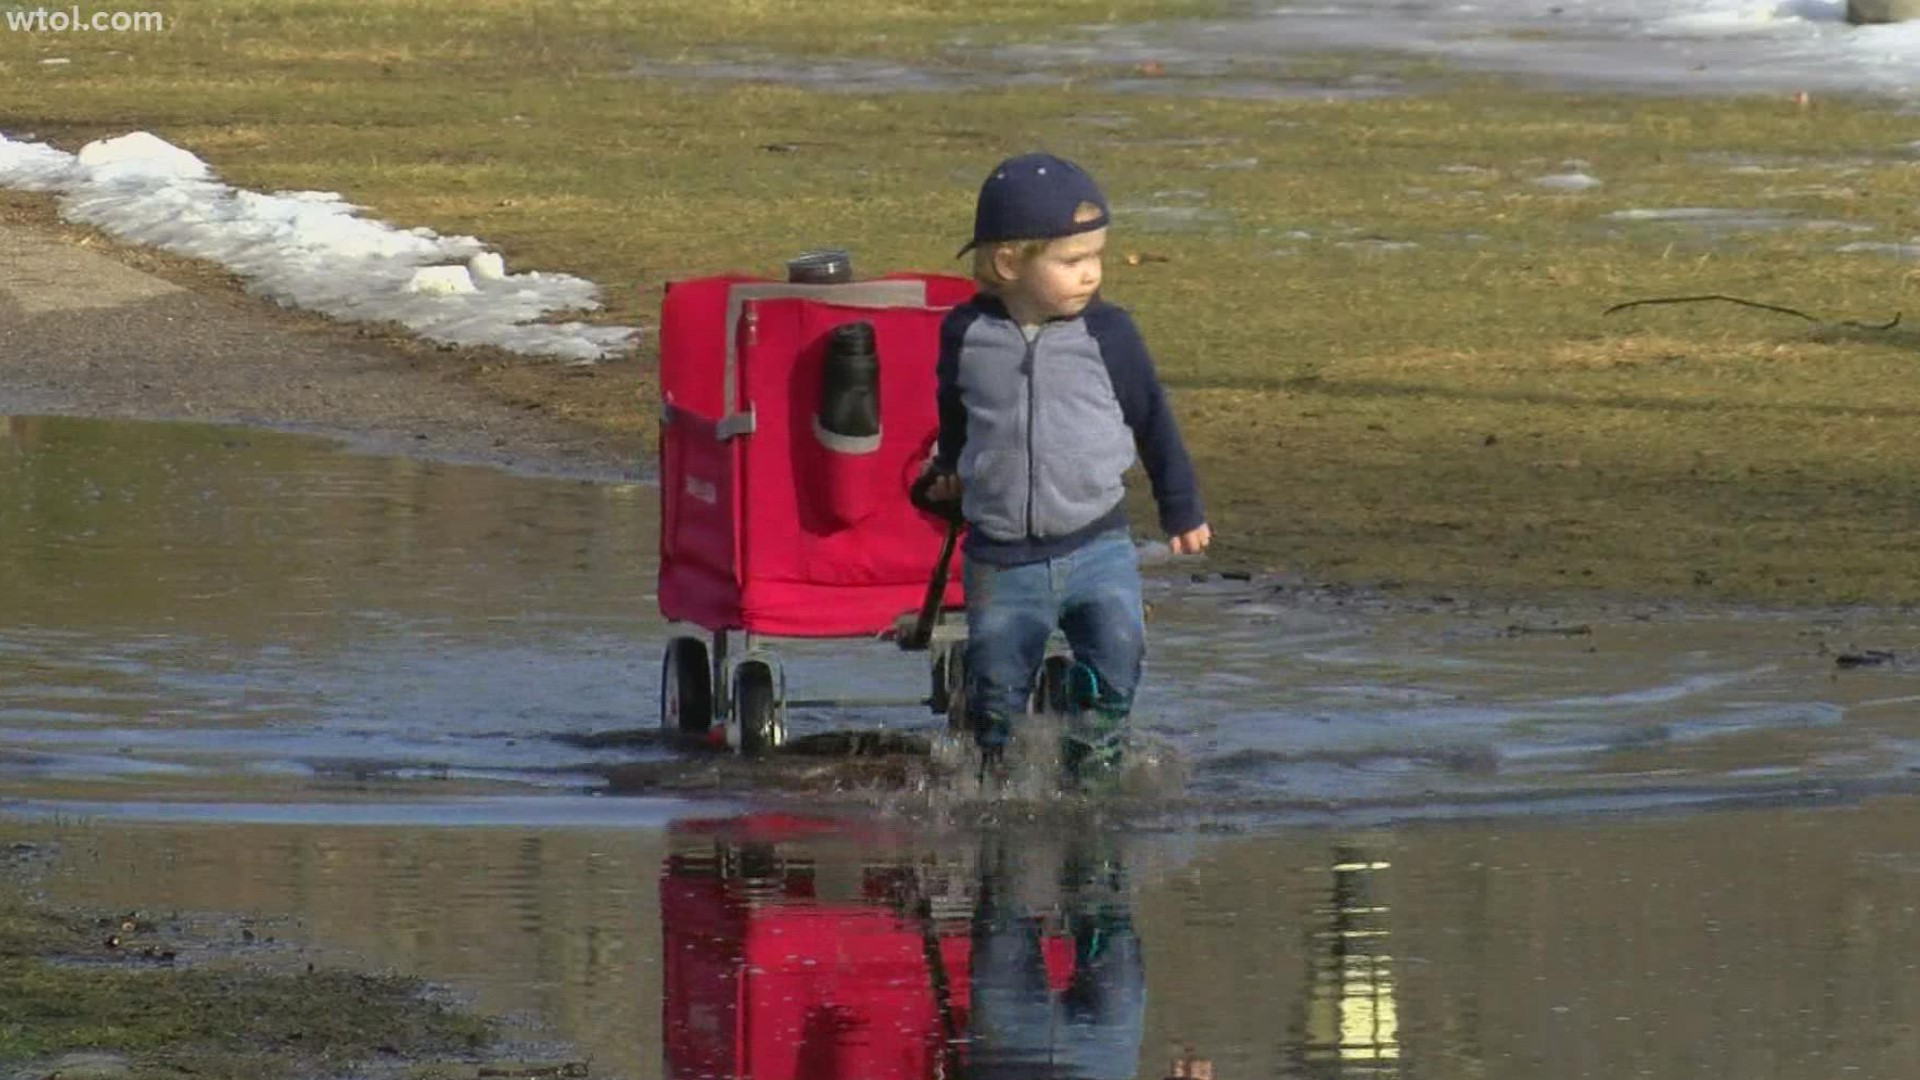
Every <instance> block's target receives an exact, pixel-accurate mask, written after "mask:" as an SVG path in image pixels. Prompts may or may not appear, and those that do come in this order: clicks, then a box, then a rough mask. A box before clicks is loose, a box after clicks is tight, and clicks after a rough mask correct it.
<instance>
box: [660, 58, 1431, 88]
mask: <svg viewBox="0 0 1920 1080" xmlns="http://www.w3.org/2000/svg"><path fill="white" fill-rule="evenodd" d="M1253 67H1254V68H1255V69H1256V71H1257V69H1258V68H1259V67H1260V65H1253ZM1248 69H1249V65H1247V64H1234V63H1224V62H1215V61H1206V60H1200V59H1198V58H1196V57H1194V56H1192V55H1189V56H1187V57H1184V58H1183V57H1172V58H1169V57H1168V56H1167V55H1166V53H1165V51H1164V50H1161V49H1157V48H1151V47H1140V48H1128V49H1122V50H1119V51H1117V52H1111V53H1101V54H1095V53H1091V52H1087V51H1084V50H1080V49H1076V48H1074V47H1072V46H1019V47H1010V48H1004V49H990V50H984V51H980V50H969V49H966V48H960V49H958V50H956V51H955V53H954V56H953V62H952V66H943V67H932V66H914V65H909V64H900V63H893V62H888V61H879V60H861V59H856V58H844V57H843V58H838V59H832V60H798V59H795V58H792V57H785V56H777V55H774V54H772V53H755V54H749V55H744V56H735V55H730V54H723V55H719V56H716V57H714V58H712V59H705V60H654V59H645V60H640V61H637V62H635V63H634V64H633V65H632V66H631V67H629V68H628V69H627V70H626V72H625V74H626V75H627V76H629V77H632V78H657V79H682V80H709V81H724V82H740V83H773V84H778V85H782V86H797V87H802V88H804V89H808V90H825V91H832V92H835V93H847V94H902V93H954V92H958V91H964V90H979V89H1006V88H1010V87H1022V86H1061V85H1066V84H1071V85H1073V86H1076V87H1087V88H1091V89H1095V90H1101V91H1106V92H1110V93H1121V94H1155V95H1162V96H1173V97H1209V98H1241V99H1248V100H1254V101H1296V100H1306V101H1361V100H1368V99H1374V98H1383V97H1394V96H1401V95H1404V94H1406V93H1408V92H1409V88H1408V87H1407V86H1406V85H1404V84H1402V83H1401V82H1399V81H1398V80H1396V79H1393V78H1391V77H1388V76H1383V75H1376V74H1359V75H1353V76H1343V77H1340V78H1334V79H1320V78H1297V77H1293V76H1289V75H1286V74H1285V73H1284V72H1276V73H1274V74H1272V75H1269V76H1264V77H1262V76H1258V75H1255V76H1253V77H1249V75H1248Z"/></svg>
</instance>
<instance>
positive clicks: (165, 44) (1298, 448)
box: [0, 0, 1920, 602]
mask: <svg viewBox="0 0 1920 1080" xmlns="http://www.w3.org/2000/svg"><path fill="white" fill-rule="evenodd" d="M156 6H158V7H159V8H160V9H161V10H163V11H166V12H168V13H169V14H172V15H174V16H175V23H174V29H172V30H170V31H168V32H166V33H164V34H160V35H151V36H148V37H145V38H138V39H136V38H132V37H121V38H114V39H112V40H106V39H104V38H100V37H92V38H88V39H85V40H82V39H81V38H79V37H77V36H69V37H67V38H61V39H48V38H46V37H40V38H33V39H26V38H20V37H18V36H15V37H14V38H13V39H12V40H5V41H0V127H4V128H5V129H6V130H9V131H13V132H15V133H18V132H22V131H32V132H36V133H38V134H40V135H41V136H43V137H52V138H56V139H58V140H59V141H60V142H62V143H63V144H65V145H69V146H72V145H76V144H77V143H78V142H79V141H81V140H84V139H86V138H89V137H94V136H98V135H103V134H118V133H121V132H124V131H126V130H130V129H134V128H144V129H147V130H151V131H154V132H156V133H158V134H160V135H162V136H164V137H166V138H168V139H169V140H172V141H174V142H177V143H180V144H182V145H184V146H187V147H188V148H190V149H192V150H194V151H195V152H197V153H199V154H201V155H202V156H203V157H206V158H207V159H208V160H209V161H211V162H212V163H213V164H214V165H215V166H216V168H218V169H219V170H220V172H221V174H222V176H223V177H224V178H226V179H228V180H230V181H232V182H234V183H237V184H241V185H244V186H248V187H254V188H263V189H276V188H325V189H331V190H337V191H341V192H343V193H345V194H346V195H347V197H348V198H350V199H351V200H353V201H355V202H357V203H360V204H362V205H365V206H368V207H370V208H371V210H372V212H373V213H375V214H377V215H378V216H380V217H383V218H385V219H387V220H390V221H393V222H396V223H400V224H404V225H428V226H431V227H433V228H435V229H438V230H440V231H443V232H451V233H472V234H475V235H479V236H482V237H484V238H486V239H487V240H488V241H489V242H491V243H493V244H495V245H497V246H498V247H500V248H501V249H502V250H503V251H504V253H505V254H506V255H507V258H508V262H509V265H510V266H514V267H516V268H553V269H565V270H568V271H572V272H576V273H580V274H584V275H586V276H588V277H591V278H593V279H594V280H596V281H599V282H601V283H602V284H603V285H605V286H606V287H607V289H608V296H609V301H610V308H609V311H608V312H607V314H606V316H605V317H606V318H609V319H615V320H621V321H629V320H638V321H642V322H646V321H650V320H651V318H652V317H653V314H654V311H655V305H656V304H657V298H658V291H659V287H660V285H661V284H662V283H663V282H665V281H667V280H670V279H673V278H680V277H687V276H693V275H697V274H703V273H709V272H715V271H720V270H726V269H745V270H750V271H755V272H760V273H773V272H775V271H776V270H777V268H778V266H779V264H780V260H781V259H782V258H783V257H784V256H786V255H787V254H790V253H792V252H794V251H797V250H800V249H802V248H806V247H810V246H816V245H821V244H841V245H846V246H848V247H850V248H851V249H852V250H853V251H854V252H855V258H856V265H857V266H858V267H859V268H862V269H864V270H867V271H875V272H877V271H880V270H883V269H896V268H905V267H916V268H924V269H943V268H944V269H954V270H957V269H958V267H957V266H956V264H954V263H953V262H952V261H951V260H950V256H951V253H952V251H953V249H954V247H955V246H957V241H958V240H959V239H960V238H961V237H962V236H963V235H964V233H965V231H966V228H967V226H968V222H969V220H970V213H971V200H972V192H973V189H974V186H975V185H976V184H977V182H978V179H979V176H980V175H981V174H982V173H983V172H984V170H985V169H986V168H987V166H989V165H990V164H992V162H993V161H995V160H997V159H998V158H999V157H1001V156H1003V155H1005V154H1007V153H1010V152H1016V151H1019V150H1023V149H1027V148H1031V147H1035V146H1043V147H1048V148H1051V149H1054V150H1056V151H1058V152H1061V153H1065V154H1068V155H1071V156H1074V157H1077V158H1079V159H1081V160H1083V161H1084V162H1085V163H1086V164H1087V165H1089V166H1090V167H1091V168H1092V169H1093V170H1094V171H1095V173H1096V174H1097V175H1098V176H1099V177H1100V178H1101V180H1102V181H1103V183H1104V185H1105V186H1106V188H1107V191H1108V194H1109V196H1110V198H1111V199H1112V201H1113V202H1114V203H1115V206H1116V221H1117V224H1116V228H1115V232H1114V237H1113V249H1114V251H1115V253H1116V255H1117V256H1119V257H1118V258H1116V259H1115V260H1114V263H1113V265H1111V266H1110V268H1109V284H1108V287H1107V291H1108V294H1109V296H1110V297H1112V298H1113V299H1115V300H1117V301H1119V302H1121V303H1123V304H1125V305H1127V306H1129V307H1131V308H1132V309H1133V310H1134V312H1135V314H1136V315H1137V316H1138V318H1139V320H1140V322H1141V324H1142V326H1143V329H1144V330H1145V333H1146V335H1147V338H1148V341H1149V343H1150V344H1151V345H1152V346H1153V347H1154V350H1155V354H1156V357H1157V359H1158V362H1159V364H1160V366H1161V369H1162V371H1163V374H1164V375H1165V377H1166V379H1167V381H1168V383H1169V384H1170V386H1172V387H1173V389H1174V391H1175V395H1176V404H1177V407H1178V409H1179V411H1180V414H1181V416H1182V419H1183V422H1184V424H1185V427H1186V430H1187V433H1188V436H1189V440H1190V441H1191V442H1192V443H1193V445H1194V448H1195V453H1196V456H1197V458H1198V459H1199V461H1200V462H1201V464H1202V466H1203V470H1204V471H1203V476H1202V479H1203V483H1204V484H1205V486H1206V490H1207V494H1208V497H1209V500H1210V503H1211V505H1212V507H1213V510H1214V518H1215V524H1216V526H1217V527H1218V528H1219V530H1220V534H1221V540H1220V545H1221V546H1220V553H1219V556H1218V557H1217V560H1216V561H1218V562H1221V563H1235V564H1246V565H1254V566H1261V567H1273V568H1285V569H1294V570H1298V571H1301V572H1303V573H1305V574H1307V575H1309V576H1312V577H1315V578H1318V579H1323V580H1342V581H1351V582H1360V583H1367V582H1380V581H1385V580H1392V581H1399V582H1404V583H1406V584H1408V585H1412V586H1419V587H1423V588H1435V589H1455V588H1477V589H1486V590H1519V591H1529V592H1538V591H1541V590H1543V589H1558V588H1563V587H1564V588H1574V589H1584V590H1594V591H1602V592H1609V593H1625V594H1642V595H1647V594H1652V595H1676V594H1677V595H1690V596H1711V597H1716V598H1738V599H1763V600H1769V601H1779V602H1817V601H1836V600H1861V599H1872V600H1897V601H1912V600H1916V599H1920V562H1916V559H1915V552H1914V542H1913V541H1911V540H1910V539H1909V537H1910V536H1911V535H1912V533H1913V530H1912V529H1911V527H1910V526H1911V525H1912V519H1913V511H1912V510H1911V509H1910V505H1911V503H1912V501H1913V500H1912V497H1911V493H1912V490H1913V488H1912V474H1913V473H1914V471H1915V469H1916V467H1920V449H1915V448H1914V447H1913V446H1912V444H1911V440H1907V439H1903V438H1901V437H1900V435H1899V434H1898V433H1900V432H1903V431H1904V430H1905V429H1906V427H1907V426H1908V424H1909V422H1910V420H1911V418H1912V416H1913V415H1914V414H1915V412H1916V411H1917V410H1920V391H1916V390H1915V389H1914V388H1913V380H1912V379H1911V378H1909V377H1908V376H1909V374H1910V372H1911V370H1912V368H1913V366H1914V364H1915V362H1916V360H1920V356H1917V355H1916V349H1915V345H1916V343H1917V342H1920V338H1916V337H1913V336H1909V335H1907V334H1906V333H1904V332H1903V331H1902V330H1898V329H1896V330H1894V331H1891V332H1884V333H1872V332H1864V331H1856V332H1846V333H1843V332H1839V331H1837V330H1835V329H1833V328H1832V327H1819V326H1813V325H1811V324H1807V323H1803V322H1801V321H1798V320H1794V319H1791V318H1787V317H1783V316H1779V315H1773V314H1767V313H1762V312H1757V311H1753V310H1750V309H1742V308H1737V307H1733V306H1731V305H1688V306H1675V307H1664V308H1642V309H1637V310H1634V311H1630V312H1624V313H1621V314H1617V315H1613V316H1603V315H1602V312H1603V311H1604V310H1605V309H1606V308H1607V307H1608V306H1609V305H1611V304H1613V303H1616V302H1619V301H1623V300H1628V299H1634V298H1639V297H1646V296H1659V295H1680V294H1698V293H1728V294H1735V295H1740V296H1745V297H1749V298H1752V299H1755V300H1763V301H1767V302H1771V303H1777V304H1785V305H1790V306H1794V307H1797V308H1801V309H1803V310H1806V311H1808V312H1810V313H1814V314H1816V315H1819V316H1820V317H1822V318H1826V319H1841V318H1858V319H1863V320H1872V319H1885V318H1888V317H1890V316H1891V315H1892V314H1893V313H1894V312H1896V311H1898V310H1900V309H1901V307H1902V306H1903V304H1905V303H1906V302H1907V300H1908V299H1909V298H1910V297H1911V295H1912V287H1913V282H1914V276H1913V275H1914V273H1915V270H1914V265H1915V264H1914V263H1912V262H1911V261H1908V262H1901V261H1899V260H1897V259H1894V258H1892V257H1889V256H1887V255H1883V254H1869V253H1850V254H1849V253H1841V252H1839V251H1838V250H1837V249H1838V248H1839V247H1840V246H1841V245H1842V244H1844V243H1846V242H1847V241H1849V240H1854V239H1871V240H1878V241H1904V240H1907V239H1909V238H1911V237H1913V236H1915V235H1916V234H1920V221H1917V218H1920V168H1916V167H1915V163H1914V161H1915V159H1914V155H1913V154H1911V153H1910V152H1907V151H1905V150H1903V149H1902V148H1903V147H1905V146H1906V145H1907V144H1909V143H1912V142H1914V141H1915V140H1916V139H1920V117H1915V116H1911V115H1906V116H1903V115H1900V114H1898V113H1896V112H1895V111H1893V110H1892V109H1890V108H1884V107H1880V106H1876V105H1874V104H1872V103H1865V102H1862V103H1850V102H1846V101H1841V100H1816V101H1815V102H1813V104H1812V106H1811V107H1809V108H1802V107H1799V106H1798V105H1796V104H1795V103H1794V102H1792V101H1790V100H1788V99H1786V98H1785V97H1784V96H1772V97H1769V96H1759V97H1749V98H1740V99H1658V98H1642V97H1633V98H1627V97H1612V96H1603V95H1567V94H1547V93H1541V92H1537V91H1530V90H1525V89H1521V88H1517V87H1514V86H1511V85H1507V84H1503V83H1500V82H1498V81H1492V80H1485V79H1468V78H1448V77H1444V76H1443V75H1441V74H1440V73H1437V72H1436V71H1435V70H1434V69H1432V68H1431V67H1424V66H1417V65H1411V64H1403V65H1399V66H1398V67H1397V68H1396V69H1395V70H1397V71H1398V72H1399V73H1401V74H1405V75H1409V76H1413V77H1417V79H1418V82H1419V85H1420V86H1421V87H1422V92H1421V93H1420V94H1419V95H1418V96H1412V97H1405V98H1392V99H1376V100H1365V101H1353V100H1337V99H1333V100H1318V99H1306V98H1287V99H1277V100H1272V101H1247V100H1232V99H1210V98H1207V97H1205V96H1204V95H1196V94H1180V95H1145V94H1140V93H1120V92H1116V91H1114V90H1111V89H1108V88H1106V87H1105V86H1104V80H1105V79H1106V78H1107V77H1108V76H1115V75H1119V76H1132V75H1133V74H1134V72H1132V71H1131V70H1129V69H1127V68H1126V67H1125V66H1124V65H1102V64H1099V63H1087V64H1081V65H1079V66H1076V67H1071V68H1065V69H1062V70H1061V72H1060V76H1061V77H1060V80H1059V82H1058V84H1057V85H1052V86H1042V87H1025V88H1020V89H978V90H971V91H966V92H941V93H937V94H935V93H914V92H900V93H891V94H869V95H861V94H844V93H832V92H825V91H818V90H808V89H802V88H798V87H792V86H782V85H778V84H772V83H731V82H723V81H717V80H704V81H703V80H697V79H691V78H684V79H682V78H667V77H661V76H658V75H656V76H653V77H639V76H637V75H635V74H633V70H634V68H635V67H636V65H637V64H639V63H640V62H641V61H643V60H644V61H647V62H648V63H650V64H653V65H662V64H665V65H673V64H681V63H694V62H699V61H702V60H712V59H739V58H741V57H752V56H756V55H772V54H792V55H800V56H807V57H815V58H823V57H824V58H833V57H842V58H887V59H893V60H899V61H903V62H907V63H912V64H916V65H920V66H923V67H927V68H932V69H937V70H941V71H949V72H958V71H979V70H1011V67H1012V64H1013V61H1010V60H1007V59H1005V57H1004V56H1003V54H999V53H994V52H991V51H984V52H983V51H979V47H980V46H981V45H998V44H1005V43H1015V42H1032V41H1038V40H1059V39H1070V40H1081V39H1085V38H1087V37H1088V35H1090V34H1093V33H1095V32H1096V31H1094V30H1092V29H1089V28H1090V27H1093V26H1096V25H1098V24H1102V23H1108V22H1113V21H1125V20H1131V19H1139V18H1150V17H1167V16H1180V15H1189V14H1195V13H1200V12H1204V11H1206V10H1208V8H1209V5H1206V4H1201V3H1196V2H1192V0H1159V2H1156V0H1129V2H1124V3H1086V2H1071V0H1070V2H1066V3H1062V4H1054V5H1050V6H1047V7H1042V8H1035V7H1031V6H1028V5H1021V4H1014V3H1010V2H1004V0H994V2H990V3H985V4H976V5H969V6H967V7H966V8H965V9H963V10H958V9H954V8H952V7H950V6H939V5H924V4H906V3H887V2H882V0H845V2H842V3H839V4H835V5H831V6H828V5H819V4H815V3H802V2H799V0H794V2H788V3H694V2H692V0H685V2H675V3H661V4H652V3H650V4H632V3H613V2H605V3H602V2H580V3H571V4H543V5H525V4H520V3H511V4H509V3H505V2H502V0H482V2H472V0H468V2H463V3H452V2H444V3H443V2H415V3H400V2H393V0H387V2H382V3H372V4H363V3H348V2H346V0H309V2H307V3H292V4H280V3H274V4H269V3H264V2H258V3H243V2H237V0H197V2H196V3H194V4H192V5H191V6H188V5H184V4H176V5H166V4H158V5H156ZM959 42H966V43H967V44H965V45H961V44H957V43H959ZM116 53H118V54H119V55H115V54H116ZM45 55H60V56H67V57H69V58H71V59H72V60H73V63H71V64H69V65H65V66H61V67H52V68H46V67H42V66H41V65H39V64H38V62H37V61H38V59H39V58H40V57H42V56H45ZM1383 63H1384V62H1382V61H1379V60H1377V59H1375V58H1367V57H1308V58H1302V59H1299V60H1296V61H1288V60H1277V61H1275V62H1274V64H1273V67H1274V69H1275V70H1276V71H1277V72H1278V73H1281V74H1292V75H1295V76H1299V77H1312V78H1325V79H1329V80H1338V79H1339V78H1341V77H1342V76H1344V75H1346V74H1350V73H1352V72H1355V71H1362V70H1366V71H1373V70H1380V69H1381V65H1382V64H1383ZM1389 66H1392V65H1389ZM652 70H655V71H659V70H661V69H660V68H659V67H657V66H656V67H655V68H653V69H652ZM1168 78H1169V79H1174V80H1178V79H1181V78H1182V76H1181V73H1180V72H1179V71H1178V70H1177V67H1176V70H1174V71H1172V72H1170V73H1169V75H1168ZM1576 158H1577V159H1582V160H1584V161H1585V162H1587V163H1588V167H1589V168H1590V170H1591V171H1592V173H1593V174H1594V175H1596V176H1598V177H1599V178H1600V179H1602V180H1603V181H1604V185H1603V186H1601V187H1599V188H1597V189H1594V190H1591V191H1588V192H1584V193H1578V194H1567V193H1561V192H1556V191H1553V190H1550V189H1547V188H1543V187H1540V186H1538V185H1536V184H1534V183H1533V182H1532V181H1533V180H1534V179H1535V178H1537V177H1539V176H1542V175H1546V174H1550V173H1555V172H1560V171H1563V168H1564V166H1563V164H1562V163H1563V162H1566V161H1568V160H1569V159H1576ZM1743 163H1758V164H1760V165H1763V166H1765V167H1766V168H1764V169H1741V168H1737V166H1739V165H1741V164H1743ZM1469 166H1470V167H1472V169H1466V168H1463V167H1469ZM1169 193H1191V194H1169ZM1182 207H1190V208H1195V209H1200V210H1204V211H1205V212H1206V213H1205V214H1203V215H1200V216H1198V217H1193V216H1182V214H1181V212H1180V210H1179V208H1182ZM1674 207H1717V208H1724V209H1746V210H1763V211H1774V212H1779V213H1782V214H1789V215H1793V216H1794V217H1795V218H1796V219H1802V220H1821V221H1829V222H1835V223H1838V224H1839V225H1840V226H1845V227H1859V228H1861V229H1863V230H1871V231H1862V232H1860V233H1858V234H1854V233H1849V232H1842V231H1822V230H1814V229H1806V228H1790V229H1775V230H1746V231H1739V230H1736V231H1731V232H1727V233H1725V234H1713V233H1709V232H1703V231H1702V230H1700V229H1698V228H1688V227H1682V226H1676V225H1673V224H1661V223H1654V222H1636V221H1626V220H1615V219H1610V218H1609V217H1608V216H1607V215H1609V214H1610V213H1613V212H1616V211H1623V210H1632V209H1657V208H1674ZM1299 234H1304V236H1301V235H1299ZM1379 241H1387V242H1392V243H1404V244H1413V245H1416V246H1414V247H1411V248H1406V249H1404V250H1380V249H1379V246H1378V242H1379ZM1356 244H1357V245H1359V246H1354V245H1356ZM1370 245H1371V246H1370ZM1129 254H1134V255H1146V256H1152V258H1146V259H1142V260H1141V261H1140V262H1139V264H1138V265H1130V264H1129V263H1128V261H1127V260H1126V258H1125V256H1126V255H1129ZM645 359H646V358H645V357H643V358H642V365H641V366H642V368H644V366H645ZM546 371H547V369H546V368H543V367H541V366H539V365H536V364H503V365H494V367H493V368H492V370H491V371H490V372H489V373H485V374H483V375H481V376H480V377H481V379H482V381H483V382H484V383H488V384H489V385H492V386H493V387H494V388H495V390H496V391H497V392H499V393H501V394H503V395H507V396H520V397H530V398H535V399H541V398H545V399H551V400H562V401H563V405H564V408H563V410H562V411H564V412H567V413H569V414H571V415H574V416H576V417H577V418H579V419H581V420H583V421H584V422H587V423H592V424H597V425H600V426H603V427H607V428H610V429H616V430H623V431H628V432H631V433H635V434H637V435H639V436H641V437H644V436H645V433H646V430H647V427H646V425H647V424H649V423H650V418H651V415H652V410H651V409H650V408H647V407H646V406H645V405H644V403H642V402H636V401H635V399H634V395H633V394H632V393H631V390H632V384H631V383H627V382H624V381H620V382H617V383H616V384H613V385H610V384H609V381H608V380H593V381H588V382H585V383H582V381H580V380H574V381H573V382H572V383H571V384H567V383H565V382H564V381H563V380H560V379H558V378H552V377H549V376H548V375H547V374H545V372H546ZM643 377H644V376H640V375H636V379H638V378H643ZM1489 437H1491V438H1489ZM1143 520H1144V518H1143Z"/></svg>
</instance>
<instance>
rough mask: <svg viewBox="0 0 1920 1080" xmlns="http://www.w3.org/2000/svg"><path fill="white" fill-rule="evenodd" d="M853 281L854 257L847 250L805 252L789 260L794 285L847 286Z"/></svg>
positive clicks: (789, 275)
mask: <svg viewBox="0 0 1920 1080" xmlns="http://www.w3.org/2000/svg"><path fill="white" fill-rule="evenodd" d="M852 280H853V256H851V255H849V254H848V253H847V251H846V249H845V248H819V249H816V250H814V251H803V252H801V253H800V254H798V255H796V256H794V257H793V258H791V259H788V260H787V282H788V284H792V285H845V284H846V283H847V282H849V281H852Z"/></svg>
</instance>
